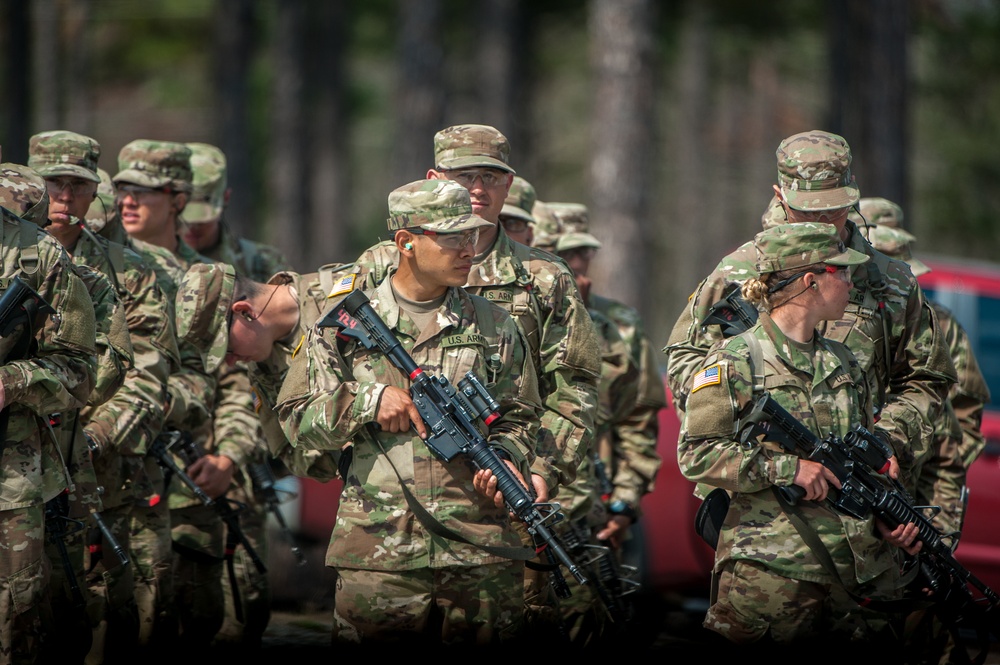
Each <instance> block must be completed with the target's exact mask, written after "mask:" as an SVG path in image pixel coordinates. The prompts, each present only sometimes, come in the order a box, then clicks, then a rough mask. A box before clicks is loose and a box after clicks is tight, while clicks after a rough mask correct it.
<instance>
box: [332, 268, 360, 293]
mask: <svg viewBox="0 0 1000 665" xmlns="http://www.w3.org/2000/svg"><path fill="white" fill-rule="evenodd" d="M355 277H357V275H355V274H354V273H351V274H350V275H347V276H345V277H342V278H341V279H340V281H338V282H337V283H336V284H334V285H333V288H332V289H331V290H330V294H329V295H328V296H327V298H336V297H337V296H340V295H343V294H345V293H350V292H351V290H352V289H353V288H354V278H355Z"/></svg>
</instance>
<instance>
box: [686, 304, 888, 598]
mask: <svg viewBox="0 0 1000 665" xmlns="http://www.w3.org/2000/svg"><path fill="white" fill-rule="evenodd" d="M745 335H750V336H752V337H754V338H755V339H757V340H758V342H759V345H760V350H761V358H762V361H763V365H764V367H763V368H756V369H757V371H758V372H762V374H763V380H764V390H766V391H768V392H769V393H770V395H771V397H772V398H774V399H775V400H776V401H777V402H778V403H779V404H780V405H781V406H782V407H784V408H785V409H786V410H787V411H788V412H789V413H790V414H791V415H792V416H793V417H795V418H797V419H798V420H799V421H800V422H801V423H802V424H803V425H805V426H806V427H807V428H808V429H809V430H810V431H812V432H813V433H814V434H816V435H817V436H818V437H820V438H822V437H824V436H826V435H827V434H831V433H832V434H835V435H838V436H843V435H844V434H846V433H847V432H848V430H849V429H850V426H851V425H852V424H853V423H861V424H862V425H864V426H866V427H870V426H871V422H872V417H871V402H870V398H869V396H868V386H867V384H866V382H865V378H864V375H863V373H862V370H861V367H860V365H858V364H857V361H856V360H855V359H854V357H853V355H851V354H850V352H849V351H847V350H841V352H840V355H843V356H844V357H846V358H848V359H849V367H847V368H845V367H844V366H843V363H842V361H841V359H840V357H839V356H838V353H837V351H836V350H835V346H836V345H838V344H839V343H838V342H836V341H834V340H828V339H826V338H824V337H822V336H821V335H820V334H819V333H818V331H817V333H816V334H815V335H814V337H813V342H812V343H810V344H800V343H796V342H793V341H792V340H790V339H788V338H787V337H786V336H785V335H784V334H783V333H782V332H781V330H780V329H778V327H777V326H776V325H775V324H774V322H773V321H772V320H771V319H770V317H768V316H767V315H766V314H761V316H760V322H759V323H758V324H757V325H756V326H754V327H753V328H751V329H750V331H749V332H747V333H745ZM750 357H751V353H750V349H749V344H748V342H747V340H746V339H744V335H738V336H735V337H732V338H730V339H726V340H724V341H722V342H720V343H719V344H716V345H715V346H713V347H712V348H711V349H710V350H709V352H708V354H707V356H706V358H705V360H704V363H703V367H704V369H702V370H701V371H699V372H698V373H696V375H695V381H696V382H697V383H698V387H696V388H695V389H694V390H692V391H691V393H690V394H689V395H688V398H687V410H686V411H685V414H684V423H683V428H682V432H681V439H680V441H679V443H678V446H677V461H678V463H679V465H680V469H681V472H682V473H683V474H684V476H685V477H686V478H688V479H689V480H692V481H695V482H700V483H707V484H710V485H714V486H716V487H722V488H725V489H726V490H728V491H729V492H731V493H732V501H731V503H730V506H729V513H728V514H727V515H726V519H725V522H724V524H723V528H722V534H721V536H720V538H719V544H718V547H717V549H716V560H715V569H716V571H720V570H722V567H723V566H724V565H725V563H726V562H727V561H729V560H751V561H757V562H759V563H761V564H763V565H765V566H767V567H768V568H769V569H771V570H772V571H774V572H776V573H778V574H779V575H783V576H785V577H789V578H792V579H798V580H805V581H810V582H819V583H823V584H830V583H833V582H835V579H834V578H833V577H832V576H831V575H830V573H828V572H827V570H826V569H825V567H824V566H823V564H822V563H821V561H820V560H819V558H818V557H817V556H816V555H815V554H814V553H813V551H812V549H811V548H810V547H809V545H808V544H807V543H806V542H805V541H804V540H803V539H802V537H801V536H800V535H799V534H798V532H797V531H796V528H795V526H794V524H793V523H792V522H791V521H790V520H789V518H788V515H787V514H786V513H785V512H784V509H783V508H782V507H781V505H780V504H779V503H778V500H777V498H776V497H775V495H774V493H773V488H774V487H783V486H789V485H792V484H793V480H794V478H795V471H796V466H797V463H798V457H796V456H795V455H794V454H791V453H788V452H785V451H784V450H783V449H782V448H781V446H780V445H778V444H773V443H770V442H759V441H758V442H751V443H750V444H749V445H748V446H744V445H742V444H740V443H739V442H738V441H737V440H736V422H737V418H738V417H739V414H740V412H741V411H742V410H743V408H744V407H746V406H747V405H748V404H749V403H750V402H751V401H752V400H753V398H754V397H756V396H755V395H754V394H753V384H754V368H752V367H751V363H750V361H749V360H748V359H749V358H750ZM706 370H707V371H706ZM715 370H718V371H717V372H715ZM845 375H846V377H845ZM692 385H694V384H692ZM797 512H798V513H799V515H800V517H802V519H803V520H805V521H806V522H807V523H808V524H809V526H810V527H812V528H813V529H814V531H815V533H816V535H817V536H818V537H819V539H820V540H821V542H822V543H823V544H824V545H825V546H826V548H827V549H828V550H829V552H830V555H831V557H832V559H833V561H834V563H835V565H836V567H837V572H838V574H839V576H840V578H841V579H842V580H844V581H845V582H848V583H849V581H851V580H854V581H856V582H857V583H864V582H868V581H870V580H873V579H874V578H875V577H877V576H879V575H881V574H883V573H885V572H886V571H889V570H891V569H893V568H894V567H895V553H894V551H893V549H892V548H891V546H889V545H888V544H887V543H885V541H884V540H882V539H881V538H879V537H877V536H876V535H875V527H874V521H873V519H872V518H869V519H865V520H857V519H854V518H852V517H848V516H846V515H843V514H841V513H839V512H835V511H834V510H833V509H832V508H830V507H828V506H827V505H826V504H825V503H824V504H819V503H815V502H811V501H802V502H800V503H799V504H798V506H797Z"/></svg>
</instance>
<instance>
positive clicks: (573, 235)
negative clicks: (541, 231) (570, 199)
mask: <svg viewBox="0 0 1000 665" xmlns="http://www.w3.org/2000/svg"><path fill="white" fill-rule="evenodd" d="M546 205H547V206H548V208H549V211H550V213H551V214H552V216H553V217H555V218H556V220H557V222H558V225H559V233H558V235H557V237H556V241H555V251H556V252H565V251H568V250H571V249H579V248H582V247H592V248H594V249H598V248H600V246H601V242H600V241H599V240H598V239H597V238H595V237H594V236H593V235H591V234H590V212H589V211H588V210H587V206H585V205H583V204H582V203H552V202H550V203H547V204H546Z"/></svg>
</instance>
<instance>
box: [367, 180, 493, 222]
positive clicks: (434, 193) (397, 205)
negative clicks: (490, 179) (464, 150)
mask: <svg viewBox="0 0 1000 665" xmlns="http://www.w3.org/2000/svg"><path fill="white" fill-rule="evenodd" d="M386 221H387V222H388V225H389V230H390V231H399V230H400V229H410V228H414V227H417V226H419V227H420V228H422V229H426V230H427V231H436V232H437V233H458V232H460V231H471V230H472V229H478V228H481V227H484V226H494V224H493V222H490V221H487V220H485V219H483V218H482V217H480V216H479V215H476V214H474V213H473V212H472V199H471V197H470V196H469V190H467V189H466V188H465V187H462V186H461V185H460V184H458V183H457V182H455V181H453V180H415V181H414V182H411V183H409V184H406V185H403V186H402V187H399V188H397V189H394V190H392V191H391V192H390V193H389V219H388V220H386Z"/></svg>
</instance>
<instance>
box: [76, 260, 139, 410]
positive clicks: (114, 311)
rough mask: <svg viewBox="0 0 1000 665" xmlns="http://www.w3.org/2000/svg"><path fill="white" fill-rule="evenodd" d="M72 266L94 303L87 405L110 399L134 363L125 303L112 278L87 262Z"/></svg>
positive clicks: (102, 402) (101, 402) (98, 403)
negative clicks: (93, 354)
mask: <svg viewBox="0 0 1000 665" xmlns="http://www.w3.org/2000/svg"><path fill="white" fill-rule="evenodd" d="M73 270H75V271H76V273H77V275H79V276H80V279H82V280H83V283H84V284H85V285H86V286H87V292H88V293H89V294H90V299H91V302H92V303H93V305H94V322H95V324H96V326H97V335H96V338H95V343H96V345H97V366H96V371H97V373H96V376H95V380H94V389H93V390H92V391H91V393H90V398H89V399H88V400H87V402H88V404H89V405H90V406H98V405H100V404H104V403H105V402H107V401H108V400H109V399H111V397H112V396H113V395H114V394H115V393H116V392H118V389H119V388H121V386H122V384H123V383H124V382H125V373H126V372H127V371H128V370H129V369H130V368H131V367H132V365H133V363H134V356H133V351H132V341H131V340H130V339H129V335H128V326H127V325H126V323H125V308H124V305H123V304H122V302H121V299H120V298H119V297H118V293H117V292H116V291H115V288H114V285H113V284H112V283H111V280H109V279H108V278H107V277H106V276H105V275H103V274H101V273H100V272H98V271H96V270H94V269H93V268H91V267H89V266H86V265H80V264H75V265H74V266H73Z"/></svg>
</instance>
